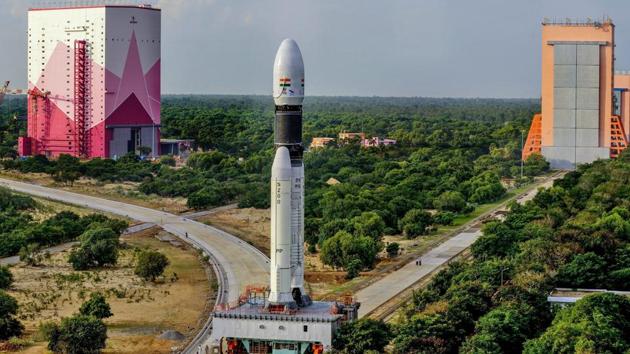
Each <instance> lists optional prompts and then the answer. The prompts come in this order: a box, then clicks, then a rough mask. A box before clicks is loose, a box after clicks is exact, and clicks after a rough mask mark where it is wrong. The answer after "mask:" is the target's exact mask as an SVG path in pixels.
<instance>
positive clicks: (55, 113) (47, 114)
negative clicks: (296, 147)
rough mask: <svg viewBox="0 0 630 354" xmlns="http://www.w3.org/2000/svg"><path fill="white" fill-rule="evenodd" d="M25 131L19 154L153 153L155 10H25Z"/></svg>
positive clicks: (156, 126) (156, 130)
mask: <svg viewBox="0 0 630 354" xmlns="http://www.w3.org/2000/svg"><path fill="white" fill-rule="evenodd" d="M28 22H29V24H28V27H29V28H28V80H29V82H28V86H29V99H28V105H29V106H28V111H29V114H28V136H27V137H24V138H21V139H20V141H19V152H20V155H22V156H25V155H38V154H42V155H47V156H50V157H57V156H59V155H61V154H70V155H74V156H79V157H86V158H94V157H104V158H115V157H120V156H123V155H125V154H126V153H128V152H132V151H138V149H139V148H140V147H149V148H151V151H152V154H156V155H157V154H158V153H159V146H160V57H161V12H160V10H159V9H156V8H152V7H150V6H148V5H145V6H73V7H60V8H34V9H30V10H29V12H28Z"/></svg>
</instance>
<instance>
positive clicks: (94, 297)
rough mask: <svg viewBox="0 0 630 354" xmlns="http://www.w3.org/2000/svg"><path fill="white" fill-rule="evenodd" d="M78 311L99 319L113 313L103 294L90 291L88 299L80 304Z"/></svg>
mask: <svg viewBox="0 0 630 354" xmlns="http://www.w3.org/2000/svg"><path fill="white" fill-rule="evenodd" d="M79 313H80V314H82V315H85V316H93V317H96V318H100V319H103V318H109V317H112V315H113V314H112V310H111V307H110V306H109V304H108V303H107V301H106V300H105V296H103V294H101V293H92V294H91V295H90V299H89V300H88V301H86V302H84V303H83V305H81V308H80V309H79Z"/></svg>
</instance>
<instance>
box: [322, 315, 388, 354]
mask: <svg viewBox="0 0 630 354" xmlns="http://www.w3.org/2000/svg"><path fill="white" fill-rule="evenodd" d="M390 337H391V330H390V328H389V326H387V324H385V323H384V322H382V321H376V320H372V319H362V320H358V321H355V322H351V323H344V324H343V325H342V326H341V328H340V329H339V332H338V333H337V335H336V336H335V339H334V340H333V347H334V348H335V349H337V350H340V351H341V353H344V354H363V353H368V352H370V351H375V352H377V353H383V352H384V350H383V349H385V346H386V345H387V344H388V343H389V339H390Z"/></svg>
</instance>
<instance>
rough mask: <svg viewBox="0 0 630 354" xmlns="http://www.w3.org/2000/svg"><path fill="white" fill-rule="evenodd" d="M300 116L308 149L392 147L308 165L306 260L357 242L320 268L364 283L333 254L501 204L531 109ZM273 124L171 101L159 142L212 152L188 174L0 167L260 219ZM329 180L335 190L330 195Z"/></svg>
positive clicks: (310, 105) (525, 104) (423, 107)
mask: <svg viewBox="0 0 630 354" xmlns="http://www.w3.org/2000/svg"><path fill="white" fill-rule="evenodd" d="M304 111H305V117H304V119H305V120H304V142H305V144H307V145H308V143H309V142H310V140H311V139H312V137H315V136H329V137H336V136H337V135H338V133H339V132H341V131H343V130H346V131H364V132H365V133H366V134H367V135H368V136H388V137H391V138H394V139H396V140H397V141H398V144H397V145H396V146H389V147H377V148H362V147H360V146H359V144H357V143H356V142H350V143H348V142H337V143H336V144H331V146H329V147H326V148H323V149H316V150H312V151H307V152H306V154H305V167H306V170H305V171H306V193H307V194H306V197H305V198H306V199H305V216H306V220H305V224H306V225H305V238H306V241H307V243H308V249H309V250H310V251H313V252H317V249H318V248H323V247H324V243H325V241H327V240H328V239H330V238H332V237H335V236H336V235H337V234H338V233H339V232H340V231H345V232H347V233H348V234H350V235H352V237H351V238H353V239H356V240H353V242H352V244H348V242H346V246H347V247H346V250H345V251H343V252H342V251H340V250H339V247H336V248H337V250H333V249H332V248H335V247H330V246H333V245H337V246H339V245H341V243H340V242H337V241H339V239H340V237H337V239H336V240H333V241H331V242H329V243H328V246H329V247H327V251H331V252H327V253H328V255H327V256H325V257H324V256H322V260H324V259H325V261H326V262H327V264H329V265H332V266H335V267H340V268H347V266H348V265H349V264H352V265H353V267H355V268H356V267H358V268H359V269H358V270H359V271H360V270H363V269H365V268H369V267H371V266H372V265H373V264H374V259H371V260H367V259H365V260H362V259H359V257H354V258H349V259H345V260H335V258H336V256H334V254H338V255H341V254H343V253H344V252H345V253H348V252H350V253H351V254H354V253H356V252H354V251H350V250H349V249H350V248H353V247H355V245H356V247H363V248H365V247H366V246H365V244H366V242H367V241H366V240H365V239H363V238H361V237H367V238H370V239H372V240H373V243H374V244H375V245H374V247H372V246H371V245H370V246H369V247H367V248H368V249H369V254H370V255H372V254H373V255H376V254H378V252H379V251H381V250H382V247H383V245H382V244H381V237H382V236H383V235H384V234H404V235H406V236H407V237H409V238H415V237H418V236H421V235H425V234H427V233H430V232H432V231H434V230H435V229H437V228H438V227H439V226H440V225H450V224H452V223H453V222H454V220H456V219H457V218H458V217H460V216H462V215H467V214H469V213H471V212H472V211H473V210H475V208H478V207H479V206H480V205H483V204H486V203H493V202H495V201H497V200H499V199H501V198H502V197H504V196H505V193H506V188H505V187H504V186H503V184H502V183H501V179H502V178H519V176H520V138H521V133H522V132H523V131H524V130H526V129H527V128H528V125H529V122H530V120H531V116H532V113H533V112H535V111H537V107H536V103H535V102H534V101H530V100H465V99H427V98H317V97H309V98H308V100H307V102H306V105H305V108H304ZM273 115H274V114H273V104H272V102H271V99H270V98H269V97H236V96H235V97H229V96H227V97H226V96H186V97H168V98H165V100H164V102H163V112H162V124H163V129H162V132H163V134H164V136H165V137H170V138H192V139H195V141H196V142H197V144H198V146H199V147H200V148H202V149H204V150H205V151H207V152H194V153H192V154H191V156H190V158H189V159H188V161H187V164H186V165H185V166H183V167H174V166H173V165H174V162H175V161H174V160H173V159H172V158H168V157H167V158H164V159H162V160H161V161H160V162H159V163H151V162H149V161H143V160H141V159H140V158H138V157H136V156H134V155H133V154H131V155H127V156H124V157H122V158H120V159H119V160H118V161H112V160H107V159H95V160H92V161H89V162H83V163H82V162H80V161H78V160H77V159H74V158H71V157H68V156H63V157H61V158H60V159H58V160H57V161H49V160H47V159H46V158H45V157H43V156H37V157H34V158H30V159H26V160H11V159H6V160H3V161H1V163H2V165H3V167H4V168H5V169H12V170H18V171H21V172H25V173H26V172H41V173H48V174H50V175H51V176H53V178H54V179H55V180H57V181H58V182H59V183H66V184H72V183H73V182H74V181H75V180H76V179H77V178H79V177H81V176H85V177H91V178H96V179H98V180H100V181H104V182H107V181H135V182H140V185H139V187H138V189H139V191H140V192H142V193H145V194H155V195H159V196H162V197H184V198H187V201H188V206H189V207H190V208H194V209H204V208H211V207H216V206H221V205H226V204H229V203H238V205H239V206H240V207H255V208H266V207H268V205H269V186H268V184H269V177H270V168H271V166H270V165H271V163H272V160H273V119H274V117H273ZM547 169H548V164H547V163H546V162H545V161H544V159H540V158H539V157H534V158H530V159H529V160H528V161H526V162H525V168H524V176H525V177H526V178H528V177H531V176H535V175H538V174H540V173H542V172H544V171H546V170H547ZM330 178H334V179H335V180H337V181H338V182H339V183H338V184H334V185H328V184H327V181H328V180H329V179H330ZM346 239H349V237H348V236H346ZM346 241H347V240H346ZM359 241H360V242H359ZM360 244H361V245H362V246H359V245H360ZM332 251H334V252H332ZM354 273H356V271H354Z"/></svg>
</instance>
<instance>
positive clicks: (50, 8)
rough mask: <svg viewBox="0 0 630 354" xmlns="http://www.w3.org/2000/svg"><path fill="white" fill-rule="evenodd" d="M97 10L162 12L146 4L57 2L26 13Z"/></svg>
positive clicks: (30, 9) (33, 8)
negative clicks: (116, 9)
mask: <svg viewBox="0 0 630 354" xmlns="http://www.w3.org/2000/svg"><path fill="white" fill-rule="evenodd" d="M98 8H121V9H142V10H152V11H162V9H160V8H157V7H154V6H152V5H148V4H137V5H133V4H129V5H108V4H105V3H104V4H101V5H73V3H72V2H68V4H67V5H63V3H62V4H60V3H59V2H55V3H54V5H51V6H39V7H32V8H29V9H28V11H53V10H76V9H98Z"/></svg>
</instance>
